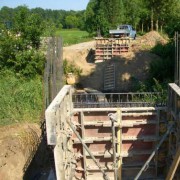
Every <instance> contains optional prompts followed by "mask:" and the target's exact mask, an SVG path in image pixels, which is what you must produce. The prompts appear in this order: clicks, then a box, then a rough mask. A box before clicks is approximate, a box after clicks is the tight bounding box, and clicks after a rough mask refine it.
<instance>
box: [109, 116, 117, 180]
mask: <svg viewBox="0 0 180 180" xmlns="http://www.w3.org/2000/svg"><path fill="white" fill-rule="evenodd" d="M116 115H117V114H112V113H110V114H108V116H109V118H110V120H111V122H112V144H113V146H112V148H113V165H114V180H117V162H116V143H115V126H114V122H117V118H116Z"/></svg>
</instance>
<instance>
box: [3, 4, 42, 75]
mask: <svg viewBox="0 0 180 180" xmlns="http://www.w3.org/2000/svg"><path fill="white" fill-rule="evenodd" d="M13 21H14V24H13V28H12V29H10V30H9V29H7V28H6V27H5V26H3V25H2V28H1V32H0V68H1V69H2V68H8V69H12V70H13V71H15V72H16V73H17V74H20V75H23V76H26V77H32V76H35V75H36V74H42V72H43V66H44V55H43V54H42V53H41V52H40V51H39V46H40V36H41V35H42V33H43V31H42V30H43V25H42V24H43V23H42V21H41V18H40V17H39V16H38V15H37V14H30V12H29V10H28V8H27V7H24V6H21V7H18V8H17V9H16V12H15V16H14V20H13Z"/></svg>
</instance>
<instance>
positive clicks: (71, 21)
mask: <svg viewBox="0 0 180 180" xmlns="http://www.w3.org/2000/svg"><path fill="white" fill-rule="evenodd" d="M65 22H66V26H67V27H68V28H77V27H78V24H79V22H78V18H77V17H76V16H74V15H69V16H67V17H66V19H65Z"/></svg>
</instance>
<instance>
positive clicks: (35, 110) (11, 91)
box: [0, 72, 43, 125]
mask: <svg viewBox="0 0 180 180" xmlns="http://www.w3.org/2000/svg"><path fill="white" fill-rule="evenodd" d="M0 76H1V79H0V101H1V103H0V125H7V124H12V123H19V122H38V121H39V120H40V116H41V113H42V107H43V101H42V81H41V78H40V77H36V78H34V79H31V80H27V79H22V78H21V79H20V78H18V77H16V75H15V74H14V73H12V72H1V74H0Z"/></svg>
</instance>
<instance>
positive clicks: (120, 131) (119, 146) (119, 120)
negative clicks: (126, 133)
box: [117, 108, 122, 180]
mask: <svg viewBox="0 0 180 180" xmlns="http://www.w3.org/2000/svg"><path fill="white" fill-rule="evenodd" d="M117 118H118V119H117V123H118V130H117V141H118V142H117V153H118V155H119V160H118V180H121V179H122V157H121V144H122V139H121V134H122V112H121V109H120V108H119V109H118V110H117Z"/></svg>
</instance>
